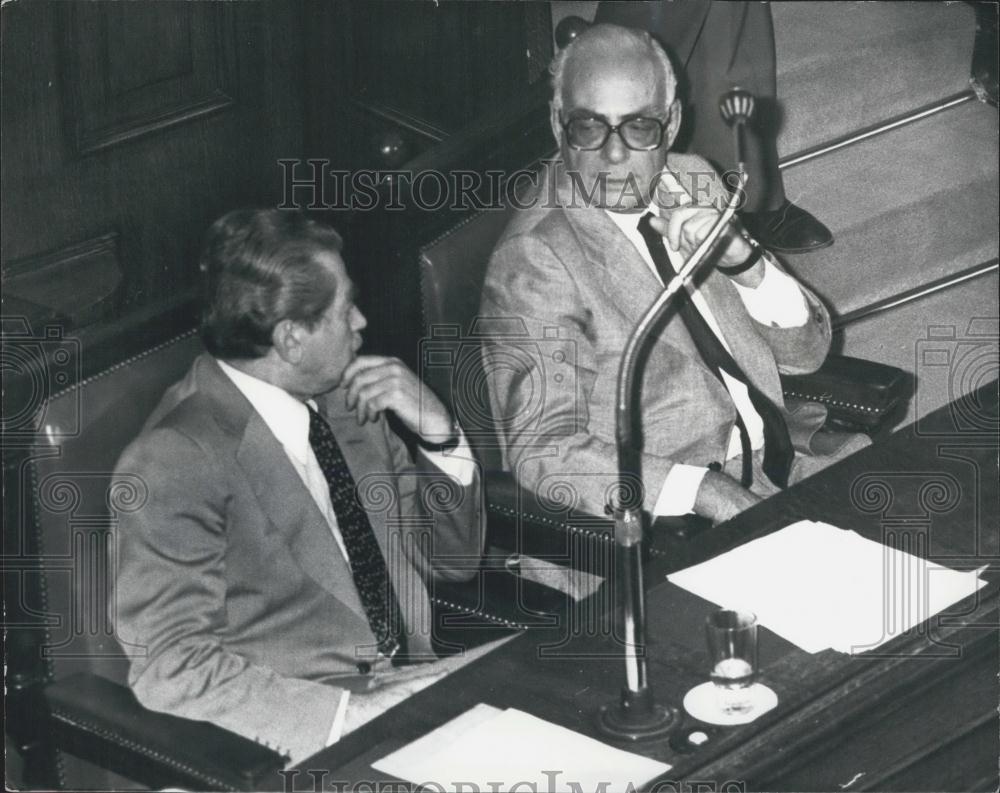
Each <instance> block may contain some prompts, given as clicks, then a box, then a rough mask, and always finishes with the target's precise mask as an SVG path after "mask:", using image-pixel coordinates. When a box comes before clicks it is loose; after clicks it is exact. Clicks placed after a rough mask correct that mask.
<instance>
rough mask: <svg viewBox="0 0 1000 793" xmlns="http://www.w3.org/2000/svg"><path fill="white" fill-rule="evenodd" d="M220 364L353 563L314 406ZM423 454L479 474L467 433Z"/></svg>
mask: <svg viewBox="0 0 1000 793" xmlns="http://www.w3.org/2000/svg"><path fill="white" fill-rule="evenodd" d="M217 360H218V359H217ZM218 364H219V366H220V368H221V369H222V371H223V372H224V373H225V374H226V376H227V377H228V378H229V379H230V380H232V382H233V385H235V386H236V387H237V388H238V389H239V390H240V392H241V393H242V394H243V396H245V397H246V398H247V401H248V402H249V403H250V404H251V405H252V406H253V409H254V410H256V411H257V413H258V415H260V417H261V418H262V419H263V420H264V423H265V424H266V425H267V427H268V429H270V430H271V432H272V433H273V434H274V437H275V438H277V439H278V442H279V443H280V444H281V445H282V447H283V448H284V450H285V454H286V455H287V456H288V460H289V462H291V464H292V467H293V468H295V472H296V473H297V474H298V475H299V478H300V479H301V480H302V484H304V485H305V486H306V489H307V490H308V491H309V495H311V496H312V498H313V501H315V502H316V506H317V507H318V508H319V511H320V512H321V513H322V514H323V517H324V518H326V522H327V525H329V527H330V531H331V533H332V534H333V538H334V539H335V540H336V541H337V547H338V548H340V552H341V553H342V554H343V555H344V559H345V560H347V562H348V565H350V558H349V557H348V555H347V546H345V545H344V538H343V536H342V535H341V533H340V528H339V527H338V526H337V515H336V513H335V512H334V510H333V504H332V503H331V501H330V485H329V483H328V482H327V481H326V476H325V475H324V474H323V469H322V468H320V465H319V461H318V460H317V459H316V454H315V452H313V448H312V445H311V444H310V443H309V408H307V407H306V403H304V402H302V401H301V400H299V399H296V398H295V397H293V396H292V395H291V394H289V393H288V392H287V391H285V390H284V389H282V388H279V387H278V386H276V385H272V384H271V383H268V382H266V381H264V380H261V379H260V378H257V377H254V376H252V375H249V374H247V373H246V372H241V371H240V370H239V369H236V368H234V367H232V366H230V365H229V364H227V363H226V362H225V361H218ZM310 404H311V405H312V407H313V408H315V407H316V404H315V403H314V402H312V400H310ZM421 454H423V455H424V456H426V457H427V459H428V460H430V461H431V462H432V463H434V465H435V466H436V467H437V468H439V469H440V470H441V471H442V472H444V473H445V474H447V475H449V476H451V477H453V478H455V479H457V480H458V482H459V484H461V485H462V486H463V487H464V486H466V485H469V484H470V483H471V482H472V478H473V476H475V463H474V462H473V460H472V452H471V450H470V449H469V444H468V442H467V441H466V439H465V436H464V435H463V436H461V437H460V439H459V444H458V446H457V447H456V448H455V449H453V450H452V451H449V452H429V451H425V450H423V449H421ZM350 695H351V692H350V691H346V690H345V691H344V693H343V694H342V695H341V698H340V702H339V704H338V706H337V712H336V713H335V714H334V717H333V723H332V724H331V726H330V734H329V736H328V738H327V746H329V745H330V744H332V743H336V742H337V741H338V740H340V736H341V733H343V731H344V720H345V718H346V716H347V703H348V700H349V699H350Z"/></svg>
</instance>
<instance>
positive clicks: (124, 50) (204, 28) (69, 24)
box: [63, 3, 235, 154]
mask: <svg viewBox="0 0 1000 793" xmlns="http://www.w3.org/2000/svg"><path fill="white" fill-rule="evenodd" d="M154 38H155V40H154ZM64 41H65V52H66V62H65V64H64V69H63V72H64V75H63V82H64V88H65V93H64V99H65V105H66V108H65V112H66V117H67V122H68V123H67V127H68V131H69V134H70V136H71V145H72V147H73V148H74V149H75V151H76V152H77V153H79V154H89V153H91V152H95V151H100V150H102V149H107V148H109V147H111V146H116V145H118V144H120V143H124V142H126V141H131V140H134V139H136V138H140V137H144V136H146V135H150V134H153V133H155V132H159V131H162V130H165V129H169V128H170V127H174V126H177V125H179V124H185V123H188V122H190V121H194V120H196V119H199V118H203V117H205V116H207V115H210V114H213V113H217V112H219V111H221V110H224V109H225V108H227V107H229V106H231V105H233V104H234V102H235V99H234V96H235V77H234V69H233V53H234V46H235V29H234V20H233V15H232V12H231V11H230V10H229V9H228V8H227V4H226V3H162V4H161V3H156V4H143V5H142V6H140V7H138V8H137V7H136V4H134V3H121V4H118V3H109V4H105V3H68V4H67V6H66V8H65V19H64ZM151 55H152V56H153V57H150V56H151Z"/></svg>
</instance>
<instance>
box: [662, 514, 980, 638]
mask: <svg viewBox="0 0 1000 793" xmlns="http://www.w3.org/2000/svg"><path fill="white" fill-rule="evenodd" d="M668 580H670V581H671V582H673V583H674V584H676V585H677V586H679V587H682V588H684V589H687V590H688V591H690V592H693V593H694V594H696V595H698V596H699V597H702V598H704V599H706V600H710V601H712V602H713V603H717V604H719V605H720V606H722V607H724V608H733V609H740V610H744V611H752V612H754V613H755V614H756V615H757V618H758V621H759V623H760V624H761V625H764V626H766V627H767V628H769V629H770V630H772V631H774V632H775V633H777V634H778V635H779V636H782V637H783V638H785V639H787V640H788V641H790V642H792V643H793V644H796V645H798V646H799V647H801V648H802V649H803V650H805V651H806V652H809V653H816V652H820V651H821V650H825V649H828V648H833V649H834V650H839V651H840V652H844V653H862V652H865V651H866V650H871V649H874V648H875V647H878V646H879V645H881V644H884V643H885V642H887V641H889V640H890V639H892V638H894V637H895V636H898V635H900V634H902V633H905V632H906V631H908V630H910V629H912V628H914V627H915V626H917V625H919V624H920V623H922V622H924V621H925V620H927V619H928V618H930V617H932V616H933V615H935V614H937V613H939V612H941V611H943V610H945V609H946V608H948V607H949V606H951V605H952V604H954V603H957V602H958V601H959V600H962V599H963V598H965V597H968V596H969V595H971V594H973V593H974V592H976V591H977V590H979V589H980V588H982V587H983V586H985V585H986V583H985V582H984V581H982V580H981V579H980V578H978V576H977V571H969V572H960V571H957V570H951V569H949V568H947V567H943V566H941V565H939V564H935V563H934V562H930V561H927V560H926V559H921V558H919V557H917V556H914V555H912V554H909V553H906V552H904V551H900V550H897V549H894V548H889V547H887V546H885V545H883V544H882V543H878V542H874V541H872V540H867V539H865V538H864V537H861V536H860V535H858V534H856V533H855V532H853V531H845V530H843V529H839V528H837V527H836V526H831V525H830V524H828V523H815V522H813V521H800V522H799V523H794V524H792V525H791V526H787V527H786V528H784V529H781V530H780V531H777V532H774V533H773V534H769V535H767V536H766V537H761V538H760V539H757V540H754V541H752V542H749V543H747V544H746V545H743V546H740V547H739V548H734V549H733V550H732V551H729V552H727V553H724V554H722V555H720V556H718V557H716V558H715V559H711V560H709V561H707V562H704V563H702V564H699V565H695V566H694V567H689V568H687V569H686V570H681V571H680V572H678V573H674V574H673V575H670V576H668Z"/></svg>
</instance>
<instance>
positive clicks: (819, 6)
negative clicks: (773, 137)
mask: <svg viewBox="0 0 1000 793" xmlns="http://www.w3.org/2000/svg"><path fill="white" fill-rule="evenodd" d="M771 13H772V17H773V19H774V35H775V50H776V52H777V83H778V100H779V102H780V103H781V105H782V107H783V110H784V118H783V120H782V125H781V127H780V133H779V135H778V151H779V153H780V154H781V155H782V156H789V155H792V154H794V153H796V152H799V151H801V150H803V149H805V148H808V147H811V146H815V145H818V144H820V143H823V142H825V141H827V140H830V139H831V138H834V137H838V136H840V135H844V134H846V133H849V132H852V131H854V130H857V129H860V128H862V127H866V126H869V125H872V124H875V123H877V122H880V121H883V120H884V119H887V118H891V117H893V116H896V115H900V114H902V113H904V112H908V111H910V110H913V109H914V108H917V107H921V106H923V105H927V104H930V103H931V102H935V101H937V100H939V99H941V98H943V97H945V96H948V95H951V94H954V93H956V92H959V91H963V90H966V89H968V88H969V69H970V64H971V62H972V46H973V37H974V35H975V29H976V22H975V12H974V10H973V9H972V8H971V7H970V6H969V5H967V4H965V3H939V2H809V3H802V2H774V3H771Z"/></svg>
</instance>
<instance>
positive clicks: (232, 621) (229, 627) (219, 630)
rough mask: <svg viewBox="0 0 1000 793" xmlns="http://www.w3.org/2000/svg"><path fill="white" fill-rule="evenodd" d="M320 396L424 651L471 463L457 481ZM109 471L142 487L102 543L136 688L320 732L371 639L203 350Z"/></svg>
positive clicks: (283, 745)
mask: <svg viewBox="0 0 1000 793" xmlns="http://www.w3.org/2000/svg"><path fill="white" fill-rule="evenodd" d="M319 402H320V409H321V410H322V411H323V412H324V413H325V415H326V416H327V418H328V420H329V422H330V425H331V427H332V429H333V432H334V434H335V436H336V437H337V439H338V442H339V444H340V446H341V448H342V449H343V452H344V456H345V457H346V459H347V463H348V466H349V467H350V469H351V472H352V474H353V475H354V478H355V481H356V482H357V485H358V492H359V496H360V498H361V500H362V503H363V505H364V506H365V508H366V510H367V512H368V515H369V517H370V518H371V523H372V527H373V529H374V531H375V535H376V537H377V538H378V541H379V543H380V545H381V546H382V550H383V553H384V555H385V557H386V560H387V566H388V569H389V575H390V578H391V580H392V583H393V586H394V588H395V591H396V593H397V596H398V598H399V602H400V606H401V608H402V611H403V617H404V620H405V621H406V631H407V634H408V646H409V649H410V651H411V652H416V653H424V654H426V655H428V656H429V657H432V653H431V644H430V624H429V623H430V602H429V599H428V593H427V589H426V587H425V584H424V579H425V578H426V577H427V576H429V575H430V574H431V572H432V570H433V573H434V574H436V575H440V576H443V577H449V578H456V579H457V578H468V577H471V575H473V573H474V570H475V566H476V564H477V562H478V559H479V556H480V553H481V550H482V542H483V537H482V531H481V529H482V525H481V521H480V515H481V510H480V499H479V490H478V476H477V478H476V480H475V481H474V483H473V484H472V485H470V486H469V487H466V488H462V487H459V486H458V485H456V484H454V483H453V482H451V481H450V480H448V479H447V477H444V476H443V475H442V474H441V473H440V472H439V471H438V470H437V469H436V468H434V467H433V466H432V465H431V464H430V463H429V462H424V463H423V464H421V463H420V462H419V461H418V465H417V466H415V465H414V464H413V462H412V461H411V459H410V457H409V455H408V453H407V450H406V448H405V447H404V445H403V444H402V442H401V441H400V440H399V438H397V437H396V436H395V435H394V434H393V433H392V431H391V430H390V429H389V428H388V426H387V424H386V422H385V421H384V420H382V419H380V420H379V421H377V422H375V423H373V424H367V425H365V426H359V425H358V423H357V421H356V419H355V418H354V416H353V415H352V414H349V413H347V412H346V411H345V410H344V408H343V395H342V394H340V393H338V392H333V393H332V394H331V395H329V398H327V399H321V400H319ZM419 456H420V455H418V457H419ZM117 473H119V474H122V475H124V474H129V475H133V476H135V475H138V476H140V477H142V479H143V480H144V481H145V482H146V485H147V487H148V489H149V499H148V501H147V503H146V504H145V505H144V506H143V507H142V508H141V509H139V510H138V511H136V512H134V513H129V514H128V515H125V516H123V518H122V521H121V524H120V526H119V527H118V529H117V534H116V540H117V542H116V544H115V546H114V547H115V549H116V553H117V582H116V592H117V599H116V603H115V604H113V608H115V607H116V609H117V626H118V635H119V638H120V640H121V641H122V642H123V644H124V646H125V647H126V648H127V650H128V651H129V652H130V654H131V655H132V658H131V668H130V673H129V683H130V685H131V686H132V688H133V690H134V691H135V693H136V696H137V697H138V698H139V700H140V701H141V702H142V703H143V704H144V705H146V706H147V707H149V708H151V709H153V710H159V711H165V712H169V713H173V714H175V715H178V716H184V717H187V718H192V719H202V720H207V721H212V722H215V723H216V724H219V725H221V726H222V727H225V728H227V729H229V730H232V731H233V732H236V733H239V734H242V735H245V736H247V737H249V738H252V739H258V740H261V741H264V742H267V743H269V744H271V745H272V746H276V747H278V748H280V749H281V750H282V751H285V752H287V753H289V754H290V755H291V756H292V757H293V759H296V760H299V759H303V758H304V757H306V756H308V755H309V754H312V753H313V752H315V751H317V750H318V749H320V748H322V746H323V745H324V743H325V741H326V738H327V735H328V732H329V729H330V726H331V723H332V720H333V717H334V714H335V712H336V708H337V705H338V703H339V701H340V696H341V687H342V686H347V687H350V688H355V689H359V688H363V687H364V681H365V678H364V677H363V676H362V675H360V674H359V662H361V661H364V660H365V659H369V660H370V659H372V657H373V656H374V654H375V639H374V636H373V634H372V632H371V630H370V628H369V625H368V621H367V618H366V617H365V613H364V609H363V607H362V605H361V602H360V600H359V597H358V594H357V591H356V589H355V586H354V583H353V580H352V577H351V572H350V569H349V567H348V565H347V562H346V561H345V559H344V557H343V555H342V554H341V552H340V550H339V548H338V547H337V545H336V541H335V540H334V537H333V535H332V533H331V531H330V528H329V525H328V524H327V523H326V521H325V519H324V518H323V516H322V514H321V513H320V511H319V509H318V508H317V507H316V504H315V502H314V500H313V498H312V497H311V496H310V494H309V492H308V490H307V489H306V488H305V486H304V485H303V484H302V481H301V479H300V478H299V476H298V474H297V473H296V471H295V469H294V468H293V467H292V464H291V463H290V462H289V460H288V458H287V456H286V454H285V451H284V449H283V447H282V446H281V444H280V443H279V442H278V440H277V439H276V438H275V437H274V435H273V434H272V433H271V431H270V430H269V429H268V427H267V425H266V424H265V423H264V421H263V419H261V417H260V416H259V415H258V414H257V412H256V411H255V410H254V409H253V408H252V407H251V405H250V403H249V402H248V401H247V400H246V399H245V398H244V396H243V395H242V393H241V392H240V391H239V390H238V389H237V388H236V386H235V385H233V383H232V381H230V380H229V378H228V377H226V375H225V374H224V373H223V372H222V370H221V369H220V368H219V366H218V364H217V363H216V362H215V360H214V359H213V358H212V357H210V356H208V355H203V356H202V357H200V358H199V359H198V360H197V361H196V362H195V363H194V365H193V366H192V368H191V370H190V371H189V373H188V375H187V376H186V377H185V378H184V379H183V380H181V381H180V382H179V383H177V384H176V385H174V386H173V387H171V388H170V389H169V390H168V392H167V393H166V395H165V396H164V397H163V400H162V401H161V403H160V405H159V406H158V407H157V409H156V410H155V411H154V413H153V415H152V416H151V417H150V419H149V421H148V422H147V425H146V428H145V429H144V431H143V432H142V434H141V435H140V436H139V437H138V438H137V439H136V440H135V441H134V442H133V443H132V444H131V445H130V446H129V447H128V448H127V449H126V451H125V452H124V454H123V455H122V458H121V460H120V461H119V463H118V466H117ZM442 488H444V489H442ZM448 488H450V490H448ZM429 490H430V491H432V492H431V494H430V495H431V498H426V496H427V495H428V491H429ZM448 493H450V495H447V494H448ZM432 507H433V511H432ZM383 667H388V664H387V663H386V662H384V660H383V661H381V662H379V667H378V668H379V669H381V668H383ZM362 669H363V667H362Z"/></svg>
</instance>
